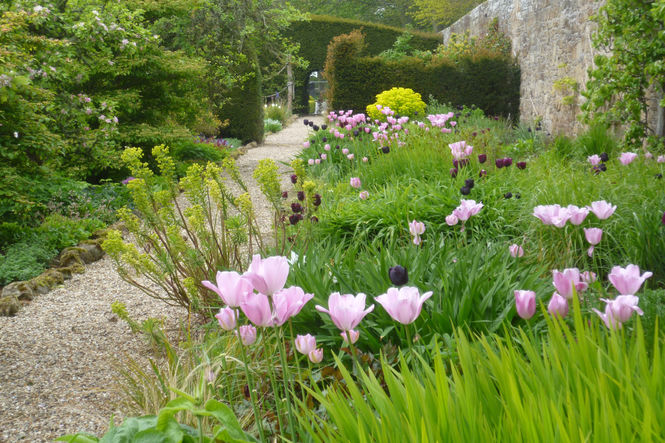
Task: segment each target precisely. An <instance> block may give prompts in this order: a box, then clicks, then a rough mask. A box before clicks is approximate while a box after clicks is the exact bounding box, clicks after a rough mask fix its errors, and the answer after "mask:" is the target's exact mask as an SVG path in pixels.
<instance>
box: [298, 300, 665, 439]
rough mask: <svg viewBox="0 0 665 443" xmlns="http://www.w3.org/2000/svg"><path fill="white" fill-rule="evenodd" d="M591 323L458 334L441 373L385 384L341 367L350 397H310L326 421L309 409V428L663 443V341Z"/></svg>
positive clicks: (390, 376) (399, 375) (342, 392)
mask: <svg viewBox="0 0 665 443" xmlns="http://www.w3.org/2000/svg"><path fill="white" fill-rule="evenodd" d="M578 307H579V305H578ZM585 323H586V322H583V321H582V318H581V317H580V316H577V318H576V321H575V330H574V331H573V330H571V329H570V328H568V327H567V326H566V325H565V324H563V323H560V322H554V321H550V322H549V328H548V334H547V335H546V336H545V337H543V339H542V341H541V340H539V339H538V338H536V337H534V336H533V335H532V334H531V333H526V332H524V331H521V330H518V331H515V332H514V335H506V336H505V337H501V338H499V337H496V336H494V335H489V336H480V337H475V336H473V335H472V334H470V333H467V332H465V331H463V330H458V331H457V332H456V334H455V340H454V342H453V344H452V346H453V349H452V350H451V349H440V348H439V347H438V346H437V347H436V348H435V350H434V352H433V360H434V364H433V366H431V365H430V364H428V363H427V362H426V360H424V359H423V361H422V362H421V363H420V364H416V365H415V368H413V369H411V368H409V367H408V366H407V365H406V364H405V363H404V362H402V364H401V365H400V367H399V369H393V368H391V367H390V366H389V365H388V364H386V363H385V362H384V363H383V377H381V378H377V377H376V376H374V375H373V374H371V373H370V374H367V373H365V372H363V373H361V374H360V375H359V377H358V381H354V379H353V377H352V375H351V374H350V373H349V372H348V371H347V370H346V369H345V368H344V367H342V366H340V370H341V372H342V374H343V378H344V382H345V383H344V388H342V387H331V388H329V389H326V390H325V391H321V390H318V389H311V390H309V393H310V394H311V395H312V396H313V397H314V399H315V400H316V401H318V402H320V403H321V406H322V407H323V410H324V416H325V417H326V418H325V419H323V418H321V416H319V415H317V414H316V412H315V411H312V410H311V409H309V408H307V407H306V405H305V404H304V403H303V404H302V406H303V407H302V408H301V414H302V416H301V422H300V423H301V425H302V426H303V427H305V429H307V430H308V432H309V433H310V434H311V435H312V438H313V441H321V442H324V441H345V442H363V441H376V442H393V441H447V440H455V441H525V442H527V441H553V440H556V441H565V442H569V441H570V442H572V441H579V440H580V439H585V440H589V441H593V442H610V441H611V442H614V441H617V442H618V441H625V440H627V439H628V440H630V439H632V438H634V437H635V435H636V433H639V436H640V438H642V439H644V440H648V441H651V440H660V439H661V436H662V435H663V424H662V422H661V421H660V420H659V417H661V416H662V415H663V414H665V410H664V409H663V403H662V401H660V399H661V398H662V396H663V395H664V394H665V382H664V381H663V378H662V377H660V376H659V374H660V372H661V369H662V367H663V365H665V353H663V351H662V344H663V343H662V336H661V335H659V333H658V331H656V332H654V338H653V345H649V346H647V345H646V344H645V337H644V336H643V331H642V329H641V327H640V326H639V325H638V326H637V328H636V330H635V331H632V332H625V333H624V332H623V331H615V332H607V331H606V330H605V329H604V326H600V328H603V329H599V321H597V320H596V321H593V322H591V324H590V325H587V324H585ZM451 353H452V354H453V355H454V357H452V358H449V357H448V355H450V354H451Z"/></svg>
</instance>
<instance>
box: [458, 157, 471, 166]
mask: <svg viewBox="0 0 665 443" xmlns="http://www.w3.org/2000/svg"><path fill="white" fill-rule="evenodd" d="M468 164H469V159H468V158H463V159H462V160H460V161H459V167H460V168H463V167H465V166H466V165H468Z"/></svg>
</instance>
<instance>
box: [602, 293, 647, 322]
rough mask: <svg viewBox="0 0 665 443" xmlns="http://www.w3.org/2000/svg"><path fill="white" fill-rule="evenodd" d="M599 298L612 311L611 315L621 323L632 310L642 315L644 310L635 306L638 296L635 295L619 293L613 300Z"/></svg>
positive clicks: (630, 314)
mask: <svg viewBox="0 0 665 443" xmlns="http://www.w3.org/2000/svg"><path fill="white" fill-rule="evenodd" d="M601 300H602V301H604V302H605V303H607V308H609V309H610V310H611V311H612V317H613V318H614V319H616V320H618V321H620V322H621V323H625V322H627V321H628V320H629V319H630V317H631V316H632V315H633V312H637V313H638V314H639V315H644V312H642V310H641V309H640V308H639V307H638V306H637V304H638V303H639V301H640V298H639V297H637V296H635V295H619V296H618V297H617V298H615V299H614V300H607V299H605V298H601Z"/></svg>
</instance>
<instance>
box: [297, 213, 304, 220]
mask: <svg viewBox="0 0 665 443" xmlns="http://www.w3.org/2000/svg"><path fill="white" fill-rule="evenodd" d="M296 215H297V216H298V220H302V219H303V218H305V217H303V215H302V214H296Z"/></svg>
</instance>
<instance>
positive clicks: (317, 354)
mask: <svg viewBox="0 0 665 443" xmlns="http://www.w3.org/2000/svg"><path fill="white" fill-rule="evenodd" d="M308 356H309V361H311V362H312V363H314V364H316V363H321V361H322V360H323V349H321V348H319V349H315V350H313V351H312V352H310V353H309V354H308Z"/></svg>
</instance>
